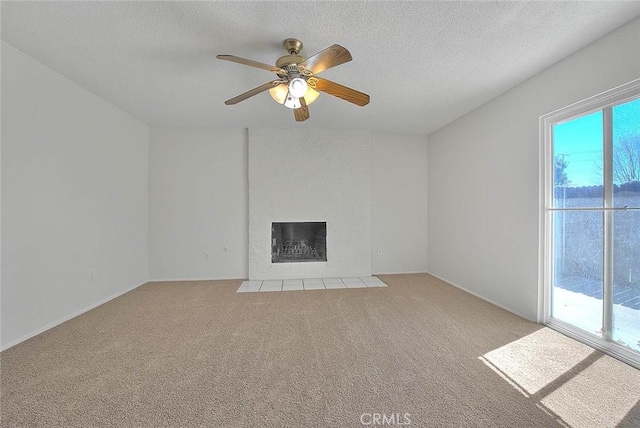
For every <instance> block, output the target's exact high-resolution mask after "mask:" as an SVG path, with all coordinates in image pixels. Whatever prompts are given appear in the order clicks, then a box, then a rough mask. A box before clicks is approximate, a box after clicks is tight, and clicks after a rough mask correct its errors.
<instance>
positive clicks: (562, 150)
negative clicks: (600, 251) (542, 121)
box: [553, 111, 603, 208]
mask: <svg viewBox="0 0 640 428" xmlns="http://www.w3.org/2000/svg"><path fill="white" fill-rule="evenodd" d="M602 133H603V131H602V111H599V112H596V113H592V114H589V115H586V116H581V117H579V118H577V119H574V120H570V121H568V122H564V123H560V124H556V125H553V159H554V174H553V206H554V208H568V207H602V206H603V185H602V184H603V172H602V160H603V149H602V144H603V143H602V135H603V134H602Z"/></svg>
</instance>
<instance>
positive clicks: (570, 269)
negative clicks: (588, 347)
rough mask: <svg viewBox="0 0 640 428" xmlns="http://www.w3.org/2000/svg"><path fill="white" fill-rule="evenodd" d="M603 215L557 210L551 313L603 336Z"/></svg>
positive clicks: (597, 212)
mask: <svg viewBox="0 0 640 428" xmlns="http://www.w3.org/2000/svg"><path fill="white" fill-rule="evenodd" d="M602 222H603V215H602V212H601V211H556V212H555V213H554V217H553V231H554V234H553V257H554V261H553V284H552V289H551V316H552V317H554V318H556V319H559V320H562V321H564V322H567V323H570V324H572V325H574V326H575V327H578V328H581V329H582V330H585V331H587V332H589V333H592V334H596V335H598V336H602V290H603V286H602V284H603V268H602V266H603V258H602V252H603V238H602V233H603V227H602V226H603V223H602Z"/></svg>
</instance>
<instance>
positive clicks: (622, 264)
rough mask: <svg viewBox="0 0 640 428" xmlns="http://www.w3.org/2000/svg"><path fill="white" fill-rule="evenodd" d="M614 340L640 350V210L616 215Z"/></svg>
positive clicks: (614, 224)
mask: <svg viewBox="0 0 640 428" xmlns="http://www.w3.org/2000/svg"><path fill="white" fill-rule="evenodd" d="M613 340H615V341H616V342H618V343H620V344H621V345H624V346H626V347H628V348H631V349H633V350H635V351H640V211H616V212H615V213H614V215H613Z"/></svg>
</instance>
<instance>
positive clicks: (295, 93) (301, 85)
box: [289, 77, 309, 98]
mask: <svg viewBox="0 0 640 428" xmlns="http://www.w3.org/2000/svg"><path fill="white" fill-rule="evenodd" d="M307 89H309V85H307V81H306V80H304V79H301V78H299V77H296V78H295V79H293V80H291V82H289V94H290V95H291V96H292V97H295V98H302V97H304V95H305V94H306V93H307Z"/></svg>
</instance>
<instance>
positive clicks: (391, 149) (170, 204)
mask: <svg viewBox="0 0 640 428" xmlns="http://www.w3.org/2000/svg"><path fill="white" fill-rule="evenodd" d="M370 139H371V184H372V186H371V195H372V196H371V205H372V208H371V236H372V238H371V240H372V244H371V251H372V253H371V254H372V255H371V257H372V270H373V272H374V273H394V272H425V271H426V270H427V266H426V264H427V256H426V251H427V250H426V219H427V214H426V210H427V204H426V200H427V190H426V186H427V184H426V162H427V159H426V139H425V138H424V137H418V136H411V135H399V134H378V133H372V134H370ZM247 145H248V135H247V130H242V129H231V130H221V131H207V130H195V129H184V128H166V127H152V128H151V131H150V143H149V159H150V160H149V177H150V179H149V186H150V193H149V217H150V220H149V274H150V278H151V279H152V280H174V279H216V278H248V276H249V273H248V264H249V262H248V251H249V250H248V233H247V228H248V222H249V217H248V191H249V189H248V177H247V174H248V151H247V150H248V149H247ZM225 246H226V247H228V248H229V250H228V251H227V252H224V251H223V249H224V247H225ZM378 248H382V249H383V255H382V256H378V255H377V249H378ZM205 251H209V252H210V253H211V260H210V261H205V260H204V252H205Z"/></svg>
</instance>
